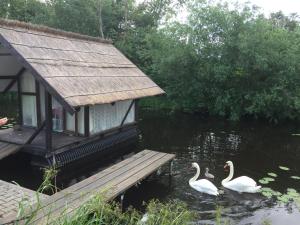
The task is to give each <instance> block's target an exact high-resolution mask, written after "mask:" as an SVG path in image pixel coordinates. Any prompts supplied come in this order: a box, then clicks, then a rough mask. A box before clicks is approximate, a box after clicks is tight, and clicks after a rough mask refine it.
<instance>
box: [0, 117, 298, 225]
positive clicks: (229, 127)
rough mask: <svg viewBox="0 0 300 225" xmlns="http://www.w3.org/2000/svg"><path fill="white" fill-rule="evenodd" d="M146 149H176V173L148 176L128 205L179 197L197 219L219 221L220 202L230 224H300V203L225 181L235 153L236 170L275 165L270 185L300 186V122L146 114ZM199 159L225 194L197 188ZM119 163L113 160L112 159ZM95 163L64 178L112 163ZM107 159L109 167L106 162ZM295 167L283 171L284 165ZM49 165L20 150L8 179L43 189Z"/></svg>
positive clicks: (2, 171) (263, 170)
mask: <svg viewBox="0 0 300 225" xmlns="http://www.w3.org/2000/svg"><path fill="white" fill-rule="evenodd" d="M139 123H140V129H141V140H140V146H139V148H140V149H144V148H148V149H153V150H158V151H163V152H168V153H175V154H176V159H175V161H174V173H175V175H174V176H173V177H172V179H171V181H170V180H169V176H167V175H162V176H160V177H159V178H158V177H152V178H151V179H148V180H146V181H144V182H142V184H141V185H140V186H139V187H136V188H132V189H131V190H130V191H128V192H127V193H126V195H125V205H133V206H134V207H136V208H138V209H141V210H142V209H143V202H144V201H146V202H147V201H148V200H150V199H152V198H158V199H160V200H161V201H168V200H169V199H179V200H181V201H183V202H185V203H186V204H187V205H188V207H189V208H190V209H192V210H194V211H196V212H197V215H198V219H197V221H195V223H196V224H215V214H216V206H219V207H221V214H222V221H223V222H230V224H240V225H245V224H262V223H263V222H264V221H269V222H271V224H272V225H276V224H278V225H279V224H280V225H281V224H291V225H293V224H295V225H296V224H300V212H299V210H298V208H297V207H296V206H295V204H293V203H289V204H287V205H284V204H278V203H276V201H275V200H274V199H266V198H264V197H263V196H262V195H260V194H239V193H236V192H232V191H228V190H224V189H223V188H222V186H221V181H222V179H224V178H225V177H226V176H227V173H226V172H224V169H223V166H224V163H225V162H226V161H228V160H232V161H233V162H234V165H235V177H237V176H241V175H247V176H250V177H252V178H253V179H255V180H256V181H258V180H259V179H260V178H262V177H265V176H267V173H268V172H274V173H276V174H277V175H278V177H277V178H276V180H275V182H272V183H270V184H269V185H266V187H270V188H272V189H274V190H276V191H280V192H286V189H287V188H294V189H296V190H297V191H299V192H300V181H298V180H293V179H291V178H290V176H292V175H296V176H300V136H292V134H294V133H300V126H299V125H297V124H295V123H290V124H283V125H277V126H274V125H270V124H267V123H263V122H239V123H232V122H228V121H224V120H217V119H201V118H199V117H198V116H193V115H185V114H178V115H172V116H170V115H163V114H161V113H142V114H141V120H140V121H139ZM192 162H198V163H199V164H200V167H201V169H202V172H204V168H205V167H209V168H210V172H211V173H212V174H214V175H215V179H214V180H213V183H214V184H215V185H216V186H217V187H218V188H219V189H221V190H223V191H224V194H222V195H220V196H219V197H213V196H208V195H205V194H201V193H198V192H196V191H194V190H193V189H191V188H190V187H189V185H188V180H189V179H190V178H191V177H192V176H193V175H194V174H195V171H194V170H192V169H191V163H192ZM110 163H111V162H110ZM110 163H109V162H107V163H106V164H103V163H99V159H95V163H91V162H89V163H88V165H89V166H86V165H87V163H86V164H84V166H80V167H76V168H72V169H69V170H66V171H63V172H62V173H61V174H60V176H59V177H58V180H57V181H58V185H59V186H60V187H62V188H63V187H67V186H69V185H71V184H74V183H76V182H78V181H80V180H83V179H85V178H86V177H89V176H90V175H92V174H94V173H96V172H97V171H100V170H101V169H103V168H104V167H105V166H107V165H109V164H110ZM99 164H101V166H99ZM280 165H282V166H287V167H289V168H290V171H283V170H280V169H279V168H278V166H280ZM41 174H42V173H41V171H39V170H37V169H35V168H32V167H30V166H29V163H28V160H27V159H26V157H24V156H23V155H19V154H17V155H15V156H13V157H10V158H8V159H6V160H3V161H2V162H1V164H0V179H3V180H8V181H11V180H15V181H17V182H18V183H19V184H21V185H23V186H25V187H28V188H32V189H36V188H37V187H38V186H39V184H40V182H41V180H42V175H41Z"/></svg>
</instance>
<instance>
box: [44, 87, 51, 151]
mask: <svg viewBox="0 0 300 225" xmlns="http://www.w3.org/2000/svg"><path fill="white" fill-rule="evenodd" d="M45 121H46V134H45V135H46V137H45V140H46V150H47V151H48V152H50V151H52V96H51V94H50V93H49V92H48V91H46V90H45Z"/></svg>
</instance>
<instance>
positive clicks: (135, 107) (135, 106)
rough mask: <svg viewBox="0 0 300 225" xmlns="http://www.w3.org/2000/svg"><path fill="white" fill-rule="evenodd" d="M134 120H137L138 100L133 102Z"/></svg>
mask: <svg viewBox="0 0 300 225" xmlns="http://www.w3.org/2000/svg"><path fill="white" fill-rule="evenodd" d="M134 120H135V122H137V121H138V120H139V99H135V100H134Z"/></svg>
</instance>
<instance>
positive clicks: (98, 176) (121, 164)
mask: <svg viewBox="0 0 300 225" xmlns="http://www.w3.org/2000/svg"><path fill="white" fill-rule="evenodd" d="M149 153H151V151H148V150H146V151H143V152H139V153H138V154H136V155H134V156H132V157H130V158H128V159H126V160H123V161H121V162H119V163H117V164H115V165H113V166H111V167H109V168H107V169H105V170H103V171H101V172H100V173H97V174H95V175H93V176H91V177H89V178H87V179H85V180H83V181H81V182H79V183H77V184H74V185H72V186H71V187H69V188H66V189H64V190H62V191H60V192H58V193H56V194H54V195H52V196H51V198H49V199H48V200H46V201H44V202H43V207H47V206H48V205H49V204H52V203H53V202H55V201H59V200H60V199H63V198H65V197H67V196H68V195H70V194H72V193H75V192H77V191H80V189H82V188H84V186H86V185H88V184H90V183H93V182H97V181H98V180H99V179H102V178H103V177H104V176H107V175H108V174H111V173H113V172H114V171H116V170H118V169H120V168H122V167H124V166H125V165H127V164H128V163H131V162H132V161H134V160H137V159H139V158H141V157H143V156H145V155H147V154H149Z"/></svg>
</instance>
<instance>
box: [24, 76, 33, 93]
mask: <svg viewBox="0 0 300 225" xmlns="http://www.w3.org/2000/svg"><path fill="white" fill-rule="evenodd" d="M21 84H22V85H21V86H22V92H32V93H35V79H34V77H33V76H32V75H31V74H30V73H29V72H25V73H24V74H23V75H22V76H21Z"/></svg>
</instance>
